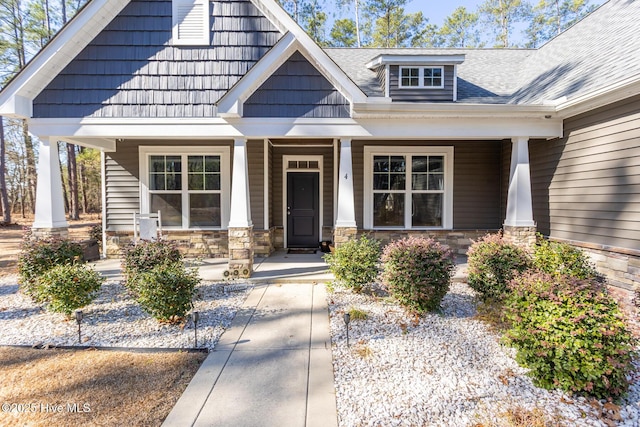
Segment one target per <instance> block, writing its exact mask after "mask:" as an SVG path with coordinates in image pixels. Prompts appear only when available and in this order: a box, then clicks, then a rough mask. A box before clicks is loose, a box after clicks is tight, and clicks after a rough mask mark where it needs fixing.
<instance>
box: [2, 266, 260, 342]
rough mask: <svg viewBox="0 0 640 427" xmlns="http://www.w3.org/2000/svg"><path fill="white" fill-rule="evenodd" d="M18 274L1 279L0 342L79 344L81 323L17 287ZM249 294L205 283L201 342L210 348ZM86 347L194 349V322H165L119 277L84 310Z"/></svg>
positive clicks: (198, 306)
mask: <svg viewBox="0 0 640 427" xmlns="http://www.w3.org/2000/svg"><path fill="white" fill-rule="evenodd" d="M17 281H18V280H17V276H6V277H3V278H0V345H28V346H33V345H52V346H56V345H57V346H61V345H65V346H71V345H79V343H78V324H77V323H76V321H75V320H66V319H65V316H64V315H63V314H55V313H49V312H47V311H45V310H44V307H43V306H40V305H37V304H34V303H33V302H32V301H31V300H30V299H29V297H27V296H26V295H24V294H22V293H21V292H19V291H18V285H17ZM247 293H248V287H247V286H233V285H231V286H229V285H228V284H221V283H211V282H203V283H201V284H200V285H199V286H198V288H197V296H196V300H195V301H194V306H195V308H194V310H195V311H198V312H199V313H200V319H199V321H198V325H197V326H198V347H199V348H202V347H206V348H209V349H212V348H213V347H214V345H215V344H216V342H217V341H218V339H219V338H220V335H221V334H222V332H223V331H224V330H225V329H226V328H227V327H228V326H229V325H230V324H231V320H232V319H233V317H234V316H235V313H236V311H237V310H238V307H240V306H241V305H242V303H243V302H244V300H245V298H246V295H247ZM82 311H83V314H84V319H83V321H82V325H81V326H82V342H81V343H80V344H81V345H85V346H100V347H135V348H193V347H194V346H195V334H194V327H193V323H192V322H187V323H186V324H183V325H169V324H161V323H159V322H158V321H156V320H155V319H153V318H152V317H150V316H149V315H147V314H146V313H145V312H144V311H143V310H142V309H141V308H140V306H139V305H137V304H136V302H135V301H134V300H133V299H132V298H130V297H129V296H128V294H127V291H126V289H125V288H124V286H122V284H120V282H118V281H109V282H105V283H104V284H103V285H102V288H101V290H100V292H99V294H98V296H97V298H96V299H95V300H94V302H93V303H92V304H90V305H88V306H86V307H84V308H83V309H82Z"/></svg>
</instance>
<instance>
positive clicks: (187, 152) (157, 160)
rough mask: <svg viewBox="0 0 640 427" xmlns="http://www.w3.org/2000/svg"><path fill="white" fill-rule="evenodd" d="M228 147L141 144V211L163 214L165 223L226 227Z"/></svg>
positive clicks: (178, 225)
mask: <svg viewBox="0 0 640 427" xmlns="http://www.w3.org/2000/svg"><path fill="white" fill-rule="evenodd" d="M228 165H229V148H227V147H218V148H215V147H211V148H210V147H207V148H197V147H180V148H178V147H146V146H144V147H141V148H140V170H141V171H142V177H141V183H142V200H141V212H142V213H148V212H157V211H158V210H159V211H160V212H161V213H162V226H163V227H169V228H178V229H192V228H197V229H199V228H211V229H219V228H226V226H227V224H228V221H229V220H228V212H229V182H228V180H229V179H228V177H229V171H228V169H229V166H228Z"/></svg>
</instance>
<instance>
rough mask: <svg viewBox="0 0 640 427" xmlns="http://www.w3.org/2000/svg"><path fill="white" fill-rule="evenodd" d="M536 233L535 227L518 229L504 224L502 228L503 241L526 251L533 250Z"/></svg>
mask: <svg viewBox="0 0 640 427" xmlns="http://www.w3.org/2000/svg"><path fill="white" fill-rule="evenodd" d="M536 232H537V228H536V226H535V225H533V226H526V227H519V226H513V225H506V224H505V225H503V227H502V236H503V238H504V240H506V241H507V242H509V243H512V244H514V245H517V246H520V247H522V248H525V249H527V250H530V249H533V246H534V245H535V244H536Z"/></svg>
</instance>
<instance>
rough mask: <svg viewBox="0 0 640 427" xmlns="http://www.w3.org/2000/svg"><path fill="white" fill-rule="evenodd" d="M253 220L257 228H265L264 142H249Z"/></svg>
mask: <svg viewBox="0 0 640 427" xmlns="http://www.w3.org/2000/svg"><path fill="white" fill-rule="evenodd" d="M247 163H248V165H249V193H250V197H251V221H252V222H253V228H254V229H255V230H263V229H264V142H263V141H249V142H248V143H247Z"/></svg>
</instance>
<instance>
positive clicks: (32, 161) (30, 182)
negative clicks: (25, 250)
mask: <svg viewBox="0 0 640 427" xmlns="http://www.w3.org/2000/svg"><path fill="white" fill-rule="evenodd" d="M22 138H23V139H24V146H25V153H26V157H27V158H26V160H27V190H26V193H27V194H26V195H27V196H28V198H29V209H30V210H31V213H32V214H35V213H36V183H37V176H36V156H35V154H34V151H33V140H32V139H31V136H30V135H29V125H27V121H26V120H23V121H22ZM23 215H24V211H23Z"/></svg>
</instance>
